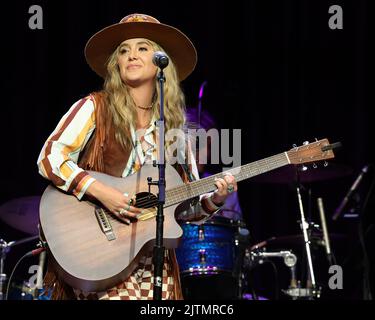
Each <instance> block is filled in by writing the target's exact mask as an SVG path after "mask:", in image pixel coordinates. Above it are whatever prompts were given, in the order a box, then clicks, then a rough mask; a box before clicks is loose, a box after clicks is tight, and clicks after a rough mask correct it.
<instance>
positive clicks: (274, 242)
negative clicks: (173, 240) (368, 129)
mask: <svg viewBox="0 0 375 320" xmlns="http://www.w3.org/2000/svg"><path fill="white" fill-rule="evenodd" d="M351 173H352V170H351V169H350V168H348V167H346V166H342V165H332V166H330V167H324V168H314V169H308V168H306V167H295V166H287V167H283V168H281V169H278V170H274V171H273V172H271V173H270V174H266V175H261V176H258V177H257V178H254V180H253V181H255V182H258V183H274V184H290V183H294V184H295V186H296V187H295V189H296V194H297V200H298V205H299V211H300V212H299V220H298V222H299V225H300V228H301V234H297V235H288V236H281V237H272V238H270V239H267V240H265V241H262V242H260V243H256V244H252V243H251V242H252V240H251V237H250V231H249V230H248V229H247V227H246V224H245V223H244V221H241V220H230V219H226V218H222V217H220V216H218V217H214V218H212V219H210V220H209V221H207V222H206V223H204V224H202V225H196V224H193V223H185V224H184V225H183V230H184V234H183V239H182V244H181V245H180V247H179V248H178V249H177V259H178V262H179V265H180V273H181V282H182V288H183V293H184V297H185V298H186V299H244V300H265V299H266V300H267V299H275V297H277V299H279V298H278V297H279V295H278V293H277V294H276V295H274V294H272V297H271V296H270V295H268V296H260V295H258V294H257V292H256V290H255V288H254V287H255V286H254V279H251V277H253V276H254V275H253V270H255V269H259V267H262V266H263V265H265V263H266V262H271V263H272V264H273V262H272V261H273V260H279V261H280V260H281V261H282V262H283V265H284V268H286V269H287V270H288V272H287V274H288V277H289V279H287V281H284V282H285V283H288V286H287V287H285V288H282V290H281V292H282V293H283V297H284V298H285V299H292V300H297V299H300V300H312V299H317V298H320V296H321V287H320V286H319V284H318V282H317V281H316V278H315V272H314V261H313V256H312V251H313V250H317V248H319V247H324V248H325V249H326V255H327V257H329V258H330V263H331V264H332V256H333V254H332V252H331V250H330V240H333V241H335V242H339V241H341V242H342V241H344V240H345V238H346V236H344V235H340V234H328V231H327V226H326V221H325V213H324V206H323V203H322V199H321V198H318V205H319V214H320V218H321V225H322V226H321V228H320V226H319V225H317V224H315V223H314V222H312V221H309V222H307V221H306V217H305V213H304V207H303V203H302V197H301V190H300V186H301V185H302V184H308V183H311V182H317V181H322V180H329V179H333V178H337V177H343V176H347V175H349V174H351ZM301 246H302V247H304V249H303V251H304V252H303V254H300V255H301V256H302V259H299V258H297V254H296V252H294V251H293V250H292V249H291V248H296V247H301ZM275 248H278V249H279V250H277V251H275V250H274V249H275ZM299 250H300V249H298V250H296V251H299ZM301 264H304V265H306V267H307V272H306V273H307V275H306V281H305V282H306V283H305V284H304V286H303V285H302V281H301V280H298V276H297V266H298V265H301ZM279 268H281V266H279ZM276 274H277V272H276ZM274 281H275V282H276V281H277V279H275V280H274ZM276 290H279V289H278V288H277V289H276Z"/></svg>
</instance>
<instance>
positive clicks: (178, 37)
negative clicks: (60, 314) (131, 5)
mask: <svg viewBox="0 0 375 320" xmlns="http://www.w3.org/2000/svg"><path fill="white" fill-rule="evenodd" d="M155 51H164V52H166V54H167V55H168V56H169V58H170V63H169V65H168V66H167V67H166V68H165V69H164V72H165V77H166V83H165V130H166V132H167V131H168V130H170V129H182V128H183V126H184V122H185V113H184V112H185V111H184V110H185V107H184V96H183V93H182V91H181V89H180V85H179V83H180V81H182V80H184V79H185V78H186V77H187V76H188V75H189V74H190V73H191V72H192V71H193V69H194V67H195V65H196V60H197V55H196V50H195V48H194V46H193V44H192V43H191V41H190V40H189V39H188V38H187V36H186V35H184V34H183V33H182V32H181V31H179V30H177V29H176V28H174V27H171V26H168V25H165V24H162V23H160V22H159V21H158V20H157V19H155V18H153V17H151V16H148V15H144V14H131V15H128V16H126V17H125V18H123V19H122V20H121V21H120V23H117V24H114V25H111V26H109V27H107V28H104V29H103V30H101V31H99V32H98V33H96V34H95V35H94V36H92V37H91V39H90V40H89V41H88V43H87V45H86V48H85V56H86V60H87V62H88V64H89V66H90V67H91V68H92V69H93V70H94V71H95V72H96V73H97V74H98V75H100V76H101V77H102V78H104V86H103V90H102V91H100V92H94V93H92V94H90V95H88V96H87V97H85V98H83V99H81V100H79V101H77V102H76V103H74V104H73V106H72V107H71V108H70V110H69V111H68V112H67V113H66V115H65V116H64V117H63V118H62V119H61V121H60V122H59V124H58V125H57V127H56V129H55V130H54V131H53V133H52V134H51V135H50V137H49V138H48V139H47V141H46V143H45V145H44V147H43V149H42V151H41V153H40V156H39V159H38V167H39V172H40V174H41V175H42V176H44V177H45V178H47V179H49V180H50V181H51V182H52V183H53V184H54V185H55V186H56V187H58V188H60V189H61V190H63V191H65V192H67V193H70V194H73V195H75V196H76V197H77V198H78V199H79V200H81V199H82V198H83V197H84V196H89V197H93V198H95V199H96V200H98V201H99V202H100V203H101V204H102V205H103V207H105V208H106V209H107V210H108V211H109V212H110V213H111V214H113V215H115V216H116V217H117V218H118V219H120V220H121V221H123V222H124V223H126V224H130V223H135V222H136V219H137V215H138V214H139V213H140V211H141V209H140V208H137V207H135V204H134V203H133V202H132V199H130V198H129V197H127V196H126V195H124V194H123V193H121V192H120V191H119V190H117V189H115V188H113V187H111V186H108V185H106V184H104V183H102V182H99V181H97V180H96V179H94V178H93V177H91V176H90V175H89V173H88V172H87V171H86V170H93V171H98V172H103V173H106V174H108V175H112V176H115V177H127V176H129V175H131V174H133V173H135V172H137V171H138V170H139V169H140V168H141V167H142V165H144V164H145V163H150V162H152V161H154V160H157V154H158V153H157V151H158V147H157V141H158V139H157V130H156V128H155V123H154V122H155V120H157V119H158V117H159V88H158V85H157V80H156V76H157V72H158V68H157V67H156V66H155V65H154V64H153V62H152V57H153V54H154V52H155ZM188 152H190V151H188ZM189 170H190V171H191V174H192V175H193V176H194V177H195V179H198V178H199V177H198V172H197V166H196V164H195V163H194V162H192V163H191V164H190V165H189ZM180 174H181V177H182V178H183V180H184V181H185V182H186V183H188V178H187V176H188V174H186V171H183V170H181V173H180ZM216 185H217V190H216V191H215V192H213V193H211V194H206V195H204V196H202V197H201V200H200V203H198V206H199V210H200V211H199V212H200V214H198V215H197V214H196V212H195V214H194V217H191V219H193V218H194V219H198V220H199V219H202V220H204V219H207V217H210V216H211V215H212V214H213V213H214V212H215V211H217V210H218V208H220V206H221V204H222V203H223V202H224V201H225V199H226V197H227V196H228V194H229V193H231V192H233V191H236V190H237V184H236V181H235V179H234V178H233V176H225V178H223V179H218V180H217V182H216ZM184 219H189V217H186V216H185V218H184ZM45 283H46V285H47V286H48V287H50V288H52V289H53V294H52V298H53V299H75V298H76V299H100V300H105V299H107V300H108V299H117V300H119V299H121V300H133V299H152V298H153V285H152V284H153V266H152V253H149V254H147V255H145V256H144V257H142V259H141V260H140V262H139V265H138V267H137V268H136V269H135V270H134V271H133V273H132V274H131V275H130V276H129V277H128V278H127V279H125V281H123V282H121V283H119V284H118V285H116V286H115V287H112V288H107V289H106V290H104V291H102V292H84V291H82V290H80V288H70V287H69V286H68V285H67V284H65V283H64V282H62V281H61V280H60V279H59V278H58V277H57V275H56V274H55V272H54V270H53V268H52V267H51V266H49V270H48V273H47V275H46V277H45ZM162 298H163V299H181V298H182V295H181V288H180V282H179V272H178V264H177V261H176V258H175V254H174V250H167V251H166V254H165V263H164V269H163V287H162Z"/></svg>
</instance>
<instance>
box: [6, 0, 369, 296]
mask: <svg viewBox="0 0 375 320" xmlns="http://www.w3.org/2000/svg"><path fill="white" fill-rule="evenodd" d="M34 4H38V5H40V6H41V7H42V8H43V18H44V20H43V23H44V24H43V27H44V28H43V30H30V29H29V26H28V20H29V17H30V16H31V15H30V14H29V13H28V10H29V7H30V6H31V5H34ZM331 5H340V6H341V7H342V9H343V21H344V24H343V26H344V28H343V30H331V29H330V28H329V27H328V20H329V18H330V16H331V15H330V14H329V13H328V9H329V7H330V6H331ZM134 12H138V13H146V14H149V15H152V16H155V17H156V18H158V19H159V20H160V21H161V22H163V23H166V24H170V25H173V26H175V27H177V28H179V29H181V30H182V31H183V32H184V33H186V34H187V35H188V36H189V37H190V39H191V40H192V41H193V43H194V44H195V46H196V48H197V50H198V65H197V68H196V70H195V71H194V73H193V74H192V75H191V76H190V77H189V78H188V79H187V80H185V81H184V82H183V83H182V87H183V89H184V92H185V94H186V100H187V105H188V106H191V107H195V106H197V104H198V90H199V87H200V85H201V83H202V82H203V81H205V80H206V81H208V85H207V87H206V90H205V94H204V98H203V101H202V105H203V108H204V109H205V110H208V111H209V112H211V113H212V114H213V115H214V116H215V117H216V119H217V122H218V124H219V127H221V128H240V129H241V130H242V148H241V158H242V163H247V162H250V161H255V160H258V159H262V158H264V157H267V156H270V155H273V154H276V153H279V152H282V151H286V150H289V149H290V148H292V145H293V144H297V145H300V144H302V142H304V141H306V140H309V141H314V139H315V138H318V139H321V138H328V139H329V140H330V141H331V142H336V141H341V142H342V144H343V147H342V148H341V150H339V151H338V152H336V157H335V159H334V160H332V161H330V165H329V166H328V167H327V168H326V170H331V171H330V172H332V173H333V175H334V178H331V179H326V178H324V176H322V177H321V178H319V179H316V180H317V181H314V182H312V183H304V184H303V190H302V191H303V200H304V207H305V212H306V214H307V217H308V219H309V220H310V221H313V222H315V223H317V224H320V220H319V214H318V211H317V207H316V199H317V197H322V198H323V200H324V204H325V210H326V215H327V220H328V230H329V231H330V233H331V234H332V246H333V250H334V252H335V254H336V256H337V257H336V258H337V260H338V264H340V265H342V266H343V268H344V290H336V291H334V292H333V291H332V290H331V291H330V290H327V291H323V292H324V293H325V294H324V295H323V297H325V298H332V297H333V298H344V299H363V298H366V297H368V294H369V293H368V290H366V289H365V288H363V274H364V272H363V270H364V269H363V265H364V263H363V262H364V259H363V252H362V251H363V250H362V248H361V246H360V245H359V240H358V239H359V238H358V230H363V229H365V230H366V236H365V242H366V246H367V249H368V251H369V252H371V249H372V256H370V258H369V259H370V262H371V264H372V263H373V259H374V258H373V252H374V251H373V245H372V242H373V241H372V240H373V238H374V233H373V229H371V228H372V226H373V221H374V214H373V212H372V208H373V200H372V198H371V193H370V192H369V191H370V185H371V182H372V180H373V171H372V170H371V167H370V170H369V172H368V173H367V174H366V175H365V176H364V179H363V181H362V183H361V184H360V185H359V188H358V190H357V192H356V194H355V197H353V198H355V199H354V200H356V201H353V199H352V201H350V203H349V205H348V206H347V208H346V209H345V210H344V211H349V210H350V209H353V208H354V209H355V210H354V213H357V214H360V216H362V220H360V219H359V218H352V219H348V218H343V217H341V218H340V219H339V220H338V221H336V222H333V221H331V219H330V217H331V216H332V214H333V212H334V210H335V209H336V208H337V206H338V205H339V203H340V201H341V200H342V199H343V197H344V196H345V194H346V192H347V191H348V189H349V188H350V186H351V184H352V183H353V181H354V180H355V178H356V177H357V175H358V174H359V173H360V170H361V169H362V168H363V166H364V165H368V164H372V163H373V161H374V156H373V153H372V152H371V149H372V146H373V145H374V138H373V136H374V126H373V118H372V117H371V116H370V114H371V113H370V106H371V102H370V100H371V101H372V99H370V88H369V84H370V75H369V59H370V53H369V39H370V31H369V30H370V25H369V21H370V15H371V10H370V8H369V1H340V0H337V1H307V0H304V1H228V2H226V1H140V0H138V1H124V0H121V1H115V0H110V1H96V2H93V1H73V0H72V1H71V0H69V1H65V0H64V1H62V0H60V1H53V2H52V1H26V0H17V1H13V2H10V3H7V4H6V5H4V6H3V13H2V19H1V24H2V26H1V34H2V41H3V45H2V48H3V50H2V60H3V63H2V75H3V76H2V93H3V94H2V114H1V119H2V125H1V126H0V130H1V132H0V137H1V138H2V143H1V145H2V157H1V168H2V173H1V184H0V204H3V203H6V202H8V201H10V200H12V199H15V198H23V197H28V196H40V195H41V194H42V192H43V190H44V188H45V187H46V186H47V182H46V181H45V180H43V178H41V177H40V176H39V175H38V171H37V166H36V160H37V157H38V155H39V152H40V150H41V148H42V146H43V143H44V141H45V140H46V138H47V137H48V135H49V134H50V133H51V131H52V130H53V129H54V128H55V126H56V124H57V122H58V120H59V119H60V118H61V116H62V115H63V114H64V113H65V112H66V111H67V110H68V108H69V107H70V106H71V105H72V104H73V103H74V102H75V101H76V100H78V99H79V98H81V97H83V96H85V95H86V94H88V93H89V92H91V91H93V90H97V89H99V88H100V87H101V84H102V81H101V79H100V78H99V77H98V76H96V75H95V74H94V73H93V72H92V71H91V69H89V67H88V66H87V64H86V62H85V59H84V56H83V49H84V46H85V44H86V41H87V39H89V37H91V35H92V34H93V33H95V32H97V31H99V30H100V29H101V28H103V27H106V26H108V25H110V24H113V23H116V22H118V21H119V20H120V19H121V18H122V17H124V16H125V15H127V14H130V13H134ZM318 165H319V167H320V168H318V169H317V170H318V171H319V172H322V170H321V164H318ZM342 168H345V170H344V169H342ZM216 169H217V170H218V168H216ZM309 170H314V169H313V168H311V169H309ZM318 171H317V172H318ZM344 173H345V174H344ZM313 175H314V174H313ZM316 176H318V177H320V176H319V175H318V174H316ZM269 177H270V178H269V179H268V180H270V181H272V175H271V176H269ZM309 194H310V196H309ZM368 195H370V197H369V199H370V200H369V205H368V206H365V205H364V204H365V202H366V201H365V199H366V197H368ZM239 198H240V202H241V206H242V209H243V216H244V220H245V222H246V223H247V225H248V227H249V229H250V231H251V235H252V240H251V241H252V244H255V243H257V242H260V241H262V240H265V239H268V238H270V237H280V236H286V235H293V234H301V231H300V229H299V225H298V222H297V220H299V209H298V203H297V197H296V192H295V189H294V186H293V181H286V183H282V184H280V183H278V184H276V183H264V182H261V181H260V180H256V179H254V181H251V180H250V181H245V182H242V183H240V187H239ZM352 211H353V210H352ZM3 214H4V215H5V214H6V212H4V210H3V211H2V212H0V218H1V215H3ZM21 219H22V217H21ZM27 236H29V235H28V234H25V233H22V232H20V231H18V230H16V229H14V228H12V227H11V226H8V225H5V224H4V223H2V222H1V224H0V238H3V239H4V240H6V241H10V240H19V239H22V238H25V237H27ZM301 244H302V242H298V243H297V242H292V243H287V244H285V243H283V244H280V243H279V244H278V245H275V248H276V246H279V247H280V246H281V247H282V248H283V249H292V250H294V251H295V252H297V253H298V255H299V258H301V259H302V258H303V253H302V250H301V249H302V245H301ZM29 247H30V248H32V247H33V243H31V244H29V245H22V246H18V247H17V249H13V250H12V251H11V252H10V253H9V254H8V259H7V261H6V268H5V271H6V273H7V274H8V275H9V274H10V271H11V268H12V267H13V266H14V264H15V262H16V260H17V258H18V257H19V256H21V255H22V254H23V253H25V252H27V250H29V249H30V248H29ZM315 254H316V256H317V257H318V258H317V259H316V266H315V269H316V271H317V278H318V280H319V282H321V285H322V286H323V287H324V288H326V286H327V277H328V265H327V263H326V261H325V258H324V255H323V257H320V258H319V256H321V255H322V248H319V249H317V250H316V252H315ZM25 264H27V263H26V262H25ZM301 264H302V263H301ZM278 268H279V269H280V270H281V271H280V272H281V274H282V272H283V270H284V269H285V267H284V266H283V265H282V264H281V263H280V264H279V265H278ZM267 272H268V271H267ZM267 272H264V273H267ZM300 272H301V274H300V275H299V277H300V278H301V279H302V280H303V278H304V273H303V267H301V271H300ZM19 277H20V278H22V277H23V276H22V275H20V276H19ZM262 277H265V278H268V282H267V281H265V282H264V285H262V283H260V284H259V286H260V287H261V288H263V289H260V290H263V292H262V293H263V294H264V295H265V296H267V294H268V296H271V297H272V294H273V292H271V291H272V290H274V288H273V286H272V284H270V283H269V282H270V280H269V278H272V274H271V275H270V276H269V277H267V275H260V276H259V279H262ZM283 277H284V278H283V279H282V280H281V281H280V282H281V284H280V285H281V287H282V288H285V287H286V285H287V284H285V276H283ZM260 282H262V281H260Z"/></svg>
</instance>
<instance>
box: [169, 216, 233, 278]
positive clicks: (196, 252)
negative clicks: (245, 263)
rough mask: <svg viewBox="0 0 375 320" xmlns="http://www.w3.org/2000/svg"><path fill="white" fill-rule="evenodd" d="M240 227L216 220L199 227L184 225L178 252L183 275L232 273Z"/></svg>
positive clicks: (222, 220) (223, 220)
mask: <svg viewBox="0 0 375 320" xmlns="http://www.w3.org/2000/svg"><path fill="white" fill-rule="evenodd" d="M236 227H237V223H235V222H233V221H232V220H229V219H226V218H215V219H211V220H209V221H207V222H206V223H204V224H202V225H200V226H198V225H195V224H191V223H185V224H183V225H182V229H183V231H184V234H183V237H182V241H181V244H180V246H179V248H178V249H177V250H176V255H177V260H178V263H179V266H180V271H181V275H183V276H184V275H199V274H218V273H231V272H232V270H233V264H234V259H235V243H234V241H235V232H236Z"/></svg>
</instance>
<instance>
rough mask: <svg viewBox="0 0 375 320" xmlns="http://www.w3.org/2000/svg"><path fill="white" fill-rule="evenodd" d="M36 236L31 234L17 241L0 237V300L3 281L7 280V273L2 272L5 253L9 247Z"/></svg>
mask: <svg viewBox="0 0 375 320" xmlns="http://www.w3.org/2000/svg"><path fill="white" fill-rule="evenodd" d="M38 238H39V236H33V237H29V238H25V239H22V240H19V241H11V242H6V241H4V240H3V239H0V300H4V292H3V288H4V283H5V281H6V280H7V275H6V274H5V273H4V265H5V259H6V255H7V253H8V252H9V250H10V248H11V247H13V246H15V245H18V244H22V243H25V242H29V241H32V240H35V239H38Z"/></svg>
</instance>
